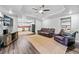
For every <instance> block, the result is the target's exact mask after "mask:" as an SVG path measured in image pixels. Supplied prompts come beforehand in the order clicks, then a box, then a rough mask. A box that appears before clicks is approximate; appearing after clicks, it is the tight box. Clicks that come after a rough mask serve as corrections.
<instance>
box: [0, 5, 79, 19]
mask: <svg viewBox="0 0 79 59" xmlns="http://www.w3.org/2000/svg"><path fill="white" fill-rule="evenodd" d="M40 6H41V5H0V12H2V13H3V14H8V15H12V16H18V17H22V16H24V17H31V18H35V17H36V18H53V17H57V16H62V15H67V14H69V12H70V11H71V12H72V13H78V12H79V5H45V8H46V9H50V11H47V12H45V13H44V14H40V13H35V12H36V11H35V10H33V9H32V8H38V9H39V8H40ZM9 10H12V12H13V14H9Z"/></svg>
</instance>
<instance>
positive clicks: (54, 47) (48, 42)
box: [27, 35, 67, 54]
mask: <svg viewBox="0 0 79 59" xmlns="http://www.w3.org/2000/svg"><path fill="white" fill-rule="evenodd" d="M27 37H28V38H29V39H28V41H29V42H30V43H31V44H32V46H33V47H34V48H35V49H36V50H37V51H38V52H39V53H40V54H65V52H66V50H67V47H66V46H64V45H62V44H60V43H58V42H56V41H55V40H54V38H48V37H44V36H41V35H29V36H27Z"/></svg>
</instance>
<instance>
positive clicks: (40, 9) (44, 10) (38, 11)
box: [32, 5, 50, 14]
mask: <svg viewBox="0 0 79 59" xmlns="http://www.w3.org/2000/svg"><path fill="white" fill-rule="evenodd" d="M32 9H33V10H36V12H35V13H40V14H44V12H46V11H50V9H46V8H45V5H42V6H41V7H39V8H38V9H37V8H32Z"/></svg>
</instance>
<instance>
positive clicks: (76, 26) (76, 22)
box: [42, 14, 79, 40]
mask: <svg viewBox="0 0 79 59" xmlns="http://www.w3.org/2000/svg"><path fill="white" fill-rule="evenodd" d="M69 16H71V31H79V14H73V15H67V16H62V17H69ZM62 17H58V18H52V19H47V20H43V24H42V27H48V28H55V29H56V31H55V32H57V33H58V32H59V30H60V29H61V25H60V18H62ZM78 38H79V34H77V37H76V39H78ZM78 40H79V39H78Z"/></svg>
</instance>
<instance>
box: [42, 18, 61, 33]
mask: <svg viewBox="0 0 79 59" xmlns="http://www.w3.org/2000/svg"><path fill="white" fill-rule="evenodd" d="M42 27H44V28H55V29H56V33H58V32H59V30H60V28H61V26H60V20H59V18H54V19H47V20H43V23H42Z"/></svg>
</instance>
